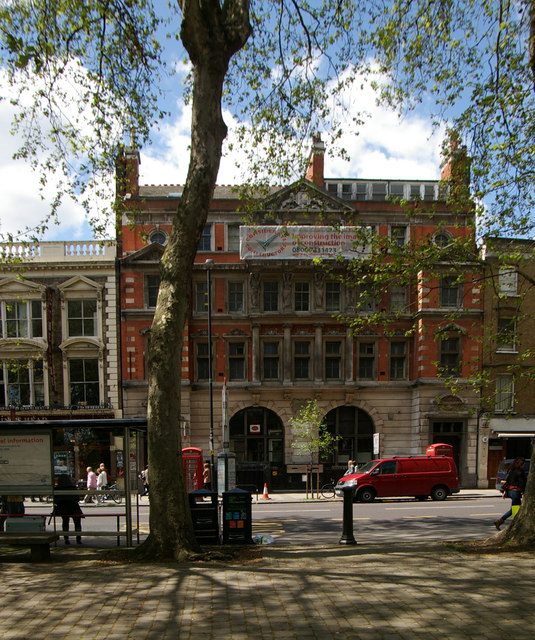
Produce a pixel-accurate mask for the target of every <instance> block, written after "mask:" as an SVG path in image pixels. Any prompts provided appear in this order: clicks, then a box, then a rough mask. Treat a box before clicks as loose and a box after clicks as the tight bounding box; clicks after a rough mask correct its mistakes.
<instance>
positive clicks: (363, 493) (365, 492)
mask: <svg viewBox="0 0 535 640" xmlns="http://www.w3.org/2000/svg"><path fill="white" fill-rule="evenodd" d="M376 495H377V494H376V493H375V491H374V489H368V488H364V489H359V491H358V492H357V501H358V502H373V501H374V500H375V496H376Z"/></svg>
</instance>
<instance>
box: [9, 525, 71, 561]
mask: <svg viewBox="0 0 535 640" xmlns="http://www.w3.org/2000/svg"><path fill="white" fill-rule="evenodd" d="M58 540H59V535H58V534H57V533H54V532H48V531H44V532H43V531H41V532H39V533H30V532H15V531H8V532H0V545H3V546H7V545H9V546H14V547H30V554H31V559H32V561H33V562H43V560H50V544H51V543H52V542H57V541H58Z"/></svg>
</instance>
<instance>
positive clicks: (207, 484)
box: [202, 461, 212, 491]
mask: <svg viewBox="0 0 535 640" xmlns="http://www.w3.org/2000/svg"><path fill="white" fill-rule="evenodd" d="M202 482H203V487H204V489H208V490H209V491H210V490H211V488H212V474H211V472H210V463H209V462H208V461H206V462H205V463H204V466H203V469H202Z"/></svg>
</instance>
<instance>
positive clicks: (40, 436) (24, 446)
mask: <svg viewBox="0 0 535 640" xmlns="http://www.w3.org/2000/svg"><path fill="white" fill-rule="evenodd" d="M50 438H51V436H50V434H49V433H33V434H32V433H6V432H4V433H1V434H0V488H3V489H6V490H10V491H15V490H20V491H21V493H28V492H29V490H30V489H34V490H41V489H47V488H49V489H50V488H52V469H51V464H50V447H51V439H50Z"/></svg>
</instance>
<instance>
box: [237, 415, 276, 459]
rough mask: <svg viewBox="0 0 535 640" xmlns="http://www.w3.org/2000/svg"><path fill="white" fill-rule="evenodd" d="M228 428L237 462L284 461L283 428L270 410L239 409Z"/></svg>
mask: <svg viewBox="0 0 535 640" xmlns="http://www.w3.org/2000/svg"><path fill="white" fill-rule="evenodd" d="M229 430H230V449H231V451H233V452H234V453H236V459H237V462H268V463H272V464H276V465H278V464H283V463H284V427H283V424H282V422H281V420H280V418H279V417H278V416H277V414H276V413H275V412H274V411H271V409H266V408H265V407H247V408H246V409H242V410H241V411H238V413H236V414H235V415H234V416H233V417H232V418H231V420H230V423H229Z"/></svg>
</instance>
